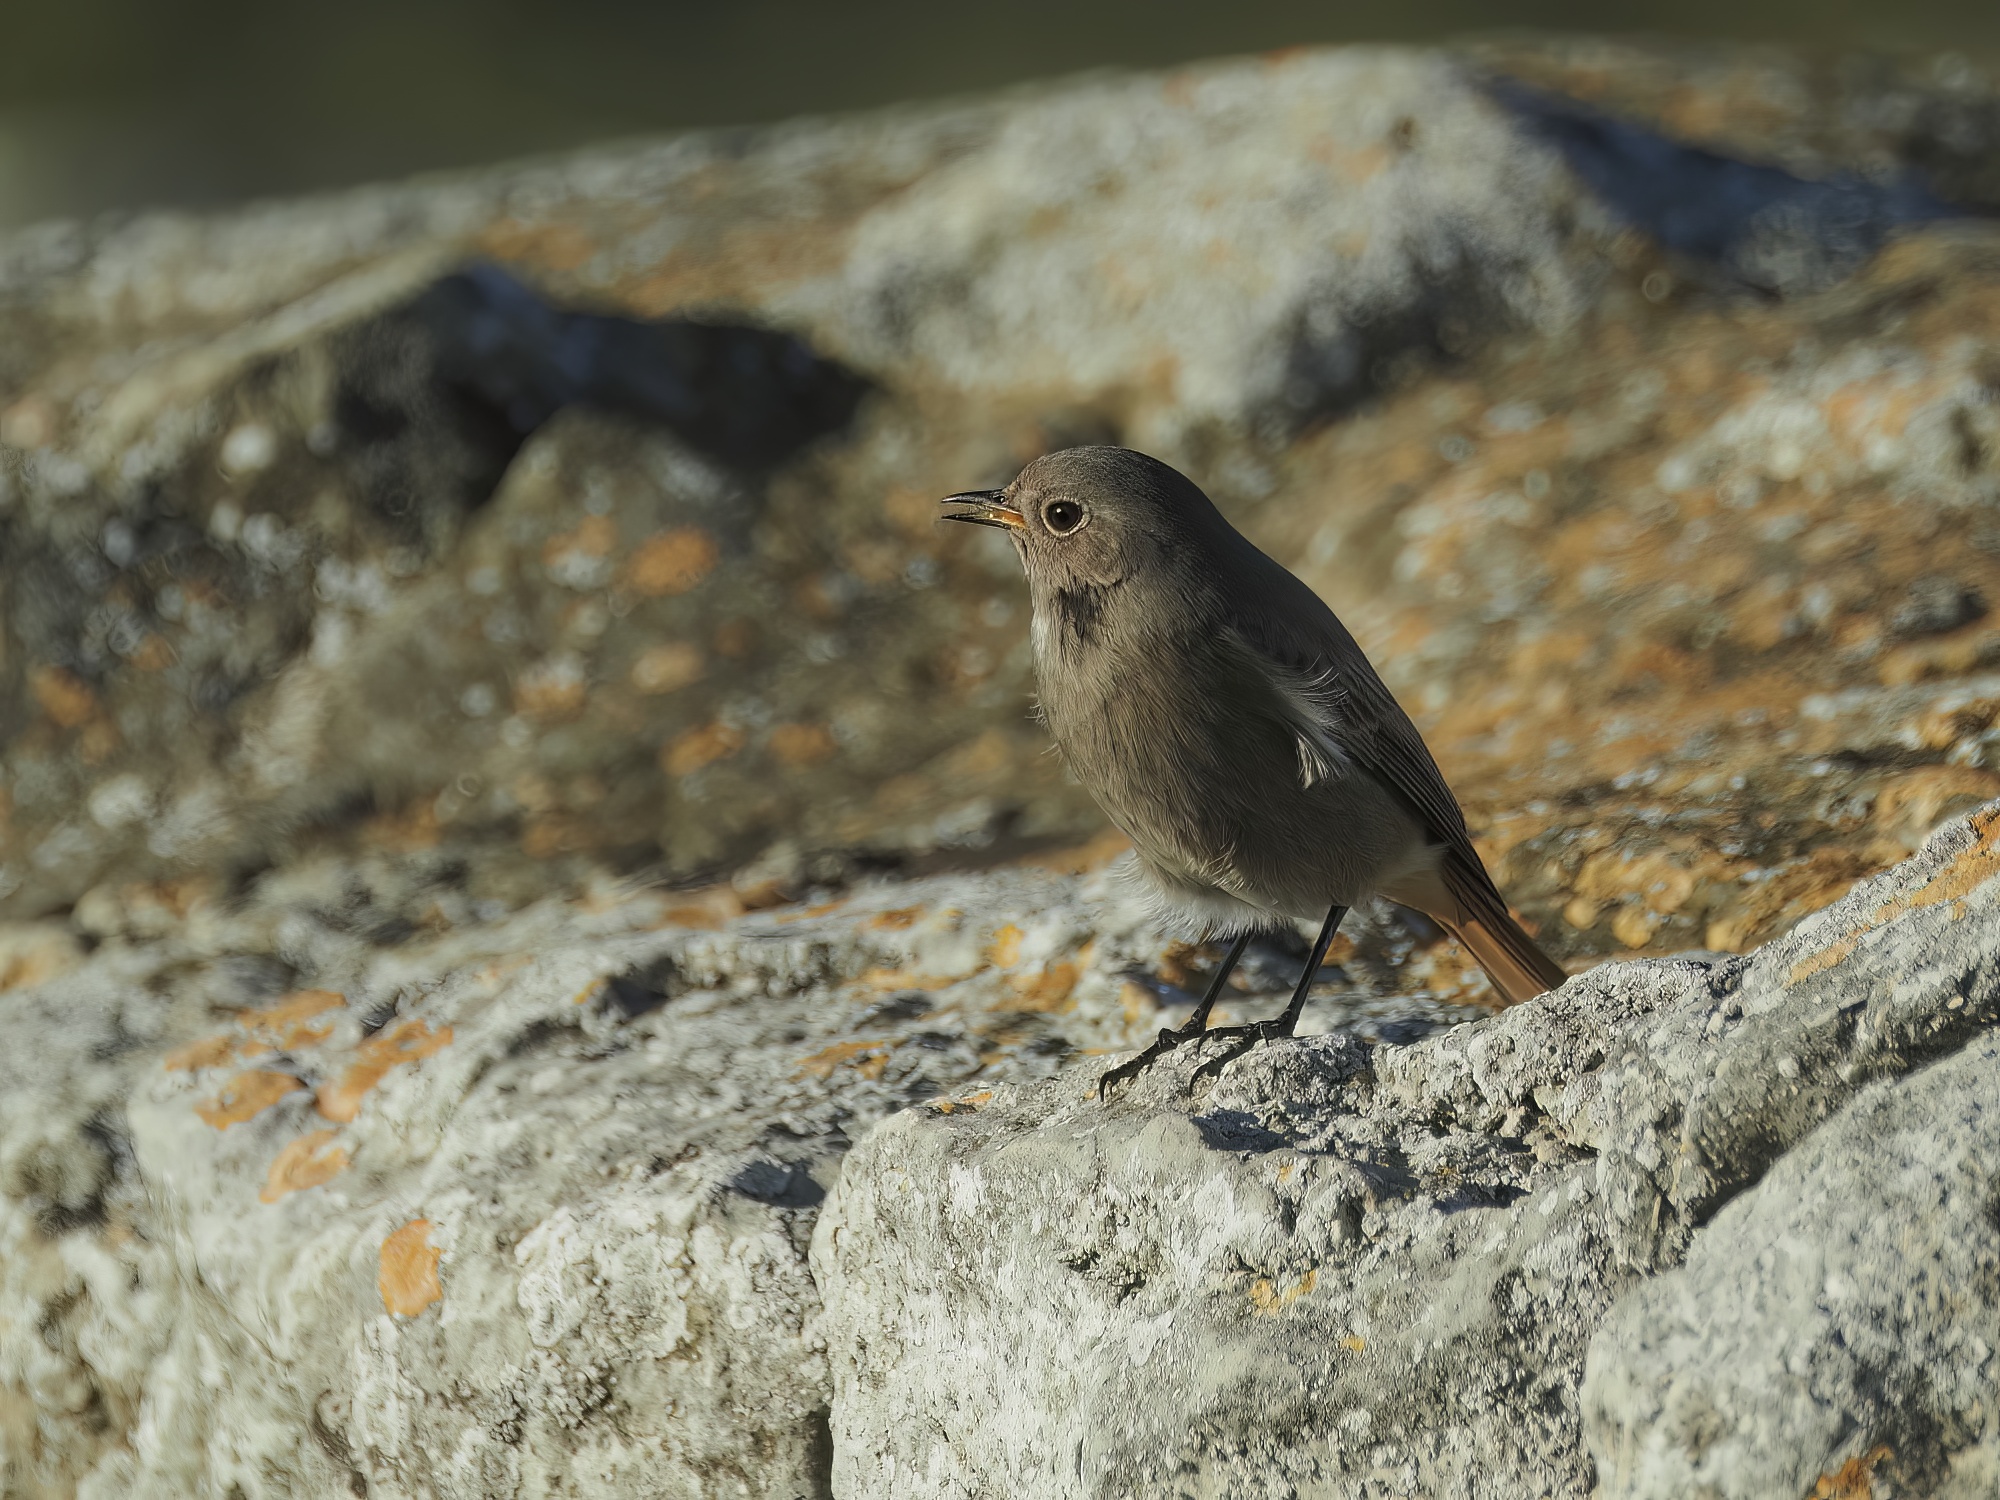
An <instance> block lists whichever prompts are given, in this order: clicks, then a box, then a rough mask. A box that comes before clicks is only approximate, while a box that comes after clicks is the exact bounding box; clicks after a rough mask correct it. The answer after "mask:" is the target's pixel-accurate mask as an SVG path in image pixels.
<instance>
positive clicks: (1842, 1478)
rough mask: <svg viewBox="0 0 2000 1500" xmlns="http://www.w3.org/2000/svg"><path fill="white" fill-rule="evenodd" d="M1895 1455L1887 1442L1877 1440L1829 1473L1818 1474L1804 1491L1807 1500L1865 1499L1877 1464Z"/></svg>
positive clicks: (1868, 1494)
mask: <svg viewBox="0 0 2000 1500" xmlns="http://www.w3.org/2000/svg"><path fill="white" fill-rule="evenodd" d="M1895 1456H1896V1450H1895V1449H1893V1448H1891V1447H1890V1446H1889V1445H1888V1444H1887V1443H1877V1444H1876V1445H1875V1446H1874V1447H1873V1448H1870V1449H1869V1450H1868V1451H1867V1452H1866V1453H1863V1454H1861V1455H1859V1456H1858V1457H1855V1458H1850V1459H1849V1460H1848V1461H1847V1462H1846V1463H1844V1464H1842V1465H1841V1466H1840V1467H1839V1468H1837V1469H1835V1470H1834V1471H1833V1472H1832V1473H1831V1474H1822V1475H1820V1476H1819V1478H1818V1479H1816V1480H1814V1481H1813V1487H1812V1488H1811V1489H1810V1490H1808V1491H1807V1492H1806V1500H1868V1497H1869V1496H1870V1495H1872V1494H1874V1493H1875V1479H1874V1475H1875V1467H1876V1465H1877V1464H1880V1463H1881V1462H1882V1461H1883V1460H1884V1459H1889V1458H1894V1457H1895Z"/></svg>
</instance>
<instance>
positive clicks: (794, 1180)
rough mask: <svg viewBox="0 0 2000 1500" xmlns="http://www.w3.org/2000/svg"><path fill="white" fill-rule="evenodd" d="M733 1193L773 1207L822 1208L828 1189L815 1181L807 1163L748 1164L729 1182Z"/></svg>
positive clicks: (754, 1162)
mask: <svg viewBox="0 0 2000 1500" xmlns="http://www.w3.org/2000/svg"><path fill="white" fill-rule="evenodd" d="M729 1187H730V1190H731V1191H732V1192H738V1193H741V1194H742V1195H743V1196H744V1197H746V1198H750V1199H754V1200H755V1201H756V1202H758V1203H768V1204H770V1205H771V1207H773V1208H818V1207H819V1206H820V1204H821V1203H822V1202H824V1201H825V1199H826V1189H825V1188H823V1187H821V1186H820V1185H819V1184H818V1183H817V1182H814V1181H813V1176H812V1172H811V1170H810V1169H809V1168H808V1167H807V1166H806V1164H805V1163H804V1162H797V1161H792V1162H786V1161H752V1162H745V1163H744V1164H743V1166H742V1167H740V1168H738V1169H737V1172H736V1175H735V1176H734V1177H731V1178H730V1179H729Z"/></svg>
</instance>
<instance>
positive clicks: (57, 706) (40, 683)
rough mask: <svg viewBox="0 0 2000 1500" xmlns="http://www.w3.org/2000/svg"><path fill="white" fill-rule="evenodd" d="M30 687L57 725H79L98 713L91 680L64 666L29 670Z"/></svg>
mask: <svg viewBox="0 0 2000 1500" xmlns="http://www.w3.org/2000/svg"><path fill="white" fill-rule="evenodd" d="M28 691H29V692H30V693H32V694H34V698H35V702H36V703H37V704H39V705H40V707H41V710H42V712H43V713H45V714H47V715H48V716H49V717H50V718H51V719H53V720H55V722H56V725H57V727H59V728H62V729H75V728H77V727H79V726H80V725H83V724H87V723H89V722H90V720H91V719H92V718H94V717H95V716H96V714H97V694H96V693H94V692H92V691H91V690H90V684H89V683H87V682H85V681H84V680H83V679H82V678H81V677H78V676H77V675H76V674H75V673H74V672H71V671H68V670H66V669H65V668H62V667H47V666H43V667H36V668H35V669H34V670H33V671H32V672H30V673H29V674H28Z"/></svg>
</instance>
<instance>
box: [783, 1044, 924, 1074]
mask: <svg viewBox="0 0 2000 1500" xmlns="http://www.w3.org/2000/svg"><path fill="white" fill-rule="evenodd" d="M899 1045H900V1043H897V1042H890V1041H881V1042H835V1043H834V1044H833V1045H832V1046H831V1047H823V1048H821V1049H820V1050H819V1051H818V1052H815V1053H814V1054H813V1055H812V1056H811V1057H807V1058H802V1059H800V1061H799V1065H798V1071H799V1072H800V1073H809V1074H811V1075H812V1076H813V1077H814V1078H831V1077H832V1076H833V1070H834V1069H835V1068H839V1067H843V1066H848V1065H852V1066H853V1068H854V1071H855V1072H857V1073H859V1074H860V1075H861V1076H862V1077H863V1078H866V1079H868V1080H870V1081H871V1082H872V1081H873V1080H875V1079H877V1078H880V1077H881V1076H882V1070H883V1069H884V1068H886V1067H888V1066H889V1054H890V1053H892V1052H894V1051H895V1050H896V1048H897V1047H898V1046H899Z"/></svg>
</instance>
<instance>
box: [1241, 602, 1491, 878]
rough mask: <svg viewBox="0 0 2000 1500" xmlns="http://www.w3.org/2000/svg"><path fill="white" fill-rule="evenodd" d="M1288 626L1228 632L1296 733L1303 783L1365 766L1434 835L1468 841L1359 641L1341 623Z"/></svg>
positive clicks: (1413, 730) (1439, 777)
mask: <svg viewBox="0 0 2000 1500" xmlns="http://www.w3.org/2000/svg"><path fill="white" fill-rule="evenodd" d="M1329 618H1330V617H1329ZM1334 628H1335V629H1339V627H1338V625H1336V626H1335V627H1334ZM1286 634H1287V635H1289V636H1291V637H1292V638H1290V639H1284V638H1274V635H1275V633H1273V632H1264V631H1259V630H1258V629H1257V628H1256V622H1254V621H1252V622H1248V623H1247V624H1243V625H1239V626H1238V627H1236V628H1234V629H1232V630H1230V631H1228V632H1227V636H1228V640H1229V644H1230V645H1231V646H1232V647H1233V648H1234V650H1235V651H1236V653H1237V655H1238V656H1239V658H1240V659H1241V662H1242V664H1243V667H1244V668H1245V670H1246V671H1248V672H1250V673H1254V674H1256V675H1257V676H1258V677H1261V678H1262V679H1263V680H1264V681H1265V682H1266V683H1267V684H1268V685H1269V687H1270V690H1271V692H1272V695H1273V697H1274V698H1275V699H1276V700H1277V701H1278V703H1279V705H1280V711H1281V712H1282V714H1283V715H1284V717H1285V719H1286V721H1287V722H1288V724H1289V725H1290V727H1291V729H1292V732H1293V734H1294V735H1295V737H1296V738H1297V741H1298V747H1299V769H1300V780H1301V781H1302V782H1303V784H1304V785H1305V786H1307V787H1311V786H1313V785H1314V784H1315V783H1316V782H1319V781H1323V780H1328V779H1331V778H1333V777H1336V776H1339V775H1343V774H1345V773H1346V772H1348V771H1349V770H1350V769H1356V770H1361V771H1364V772H1366V773H1367V774H1368V775H1369V776H1371V777H1373V778H1374V779H1375V780H1376V781H1377V782H1379V783H1380V784H1381V785H1382V786H1383V787H1385V788H1387V789H1388V790H1389V791H1390V792H1391V793H1392V794H1393V795H1395V797H1396V798H1397V799H1398V800H1399V801H1401V802H1402V803H1403V804H1404V805H1405V806H1406V807H1407V808H1408V809H1409V811H1410V813H1411V815H1412V816H1413V817H1415V818H1416V819H1417V821H1418V822H1419V823H1420V824H1422V826H1423V827H1424V829H1425V831H1426V832H1428V833H1429V834H1430V836H1431V837H1432V838H1434V839H1436V840H1437V841H1438V842H1439V843H1441V844H1447V845H1463V844H1468V843H1469V842H1470V839H1471V836H1470V834H1469V833H1468V832H1467V830H1466V826H1465V815H1464V814H1463V813H1462V812H1460V811H1459V807H1458V800H1457V798H1455V797H1453V796H1452V794H1451V789H1450V788H1449V787H1448V786H1446V785H1445V779H1444V775H1443V773H1442V772H1440V771H1439V770H1438V768H1437V762H1436V761H1434V760H1432V759H1431V753H1430V750H1429V749H1428V748H1427V747H1426V746H1425V744H1424V741H1423V736H1422V735H1420V734H1418V733H1417V727H1416V725H1414V724H1412V723H1411V722H1410V718H1409V715H1407V714H1406V713H1404V712H1403V710H1402V707H1401V705H1399V704H1398V703H1397V702H1396V700H1395V698H1394V697H1393V696H1392V695H1391V694H1390V692H1389V689H1388V688H1387V687H1386V686H1385V685H1384V684H1383V682H1382V679H1381V678H1379V677H1377V676H1376V675H1375V669H1374V668H1373V667H1371V666H1370V665H1369V664H1368V659H1367V658H1366V657H1365V656H1363V655H1362V653H1361V648H1360V647H1359V646H1357V645H1355V644H1354V642H1353V640H1352V639H1351V638H1349V637H1347V636H1346V633H1345V631H1342V632H1341V634H1340V635H1339V636H1338V637H1332V638H1329V639H1328V640H1326V641H1324V642H1319V641H1307V640H1301V639H1299V638H1298V635H1299V633H1298V632H1287V633H1286Z"/></svg>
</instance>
